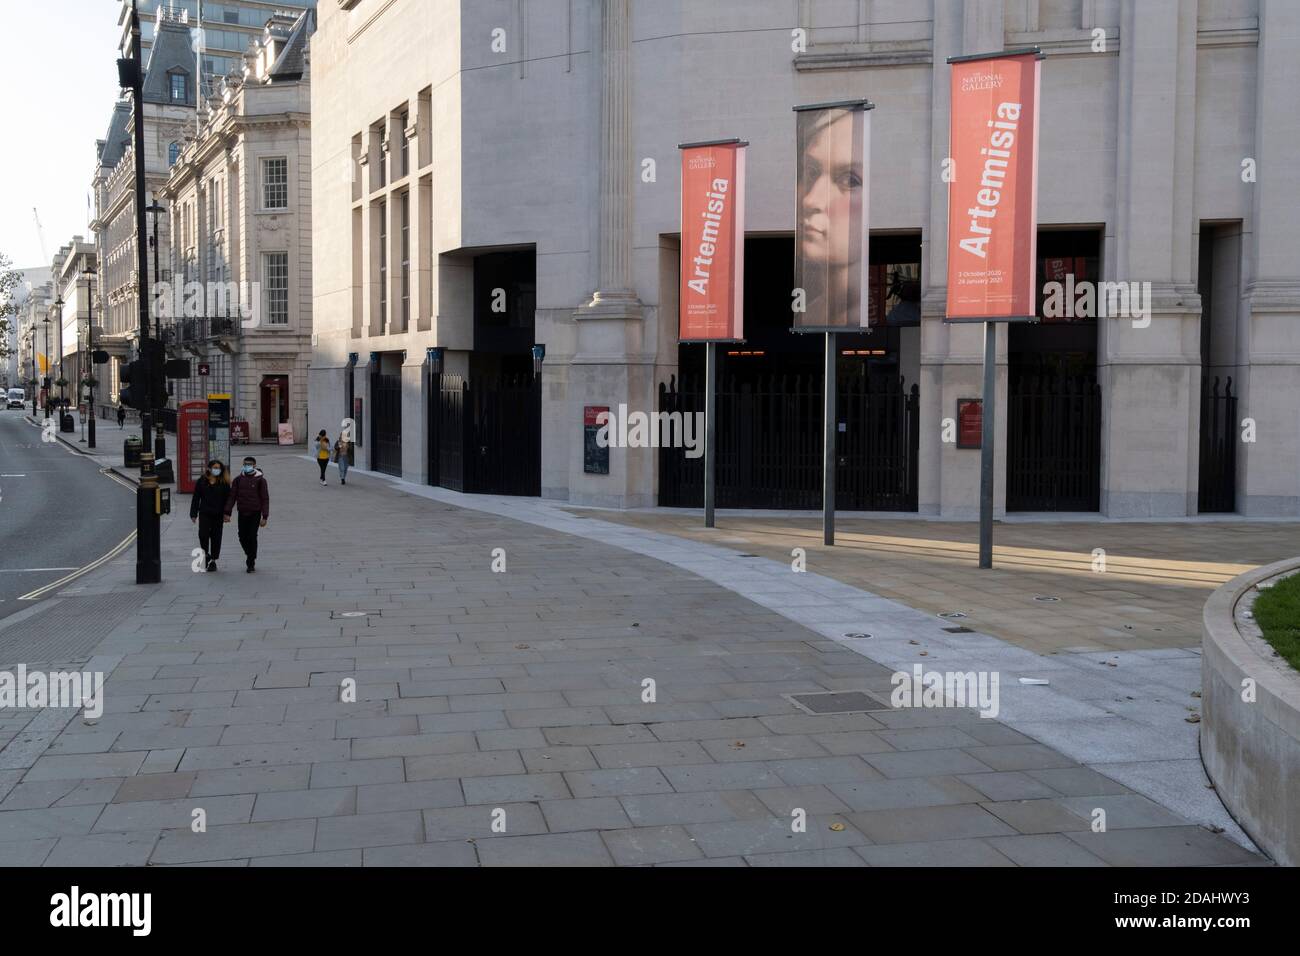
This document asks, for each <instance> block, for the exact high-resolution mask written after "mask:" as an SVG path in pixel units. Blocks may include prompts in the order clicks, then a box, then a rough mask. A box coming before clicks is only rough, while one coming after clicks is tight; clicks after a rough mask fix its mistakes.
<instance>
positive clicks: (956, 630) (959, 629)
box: [943, 625, 975, 634]
mask: <svg viewBox="0 0 1300 956" xmlns="http://www.w3.org/2000/svg"><path fill="white" fill-rule="evenodd" d="M943 630H944V631H945V632H947V633H948V634H974V633H975V632H974V631H972V630H971V629H970V628H969V627H961V626H960V625H959V626H957V627H945V628H944V629H943Z"/></svg>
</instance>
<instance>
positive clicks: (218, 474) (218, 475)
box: [212, 468, 221, 478]
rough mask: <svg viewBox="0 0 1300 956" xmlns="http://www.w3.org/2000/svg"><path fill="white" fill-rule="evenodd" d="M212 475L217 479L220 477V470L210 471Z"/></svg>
mask: <svg viewBox="0 0 1300 956" xmlns="http://www.w3.org/2000/svg"><path fill="white" fill-rule="evenodd" d="M212 474H213V475H215V476H217V477H218V478H219V477H221V469H220V468H213V469H212Z"/></svg>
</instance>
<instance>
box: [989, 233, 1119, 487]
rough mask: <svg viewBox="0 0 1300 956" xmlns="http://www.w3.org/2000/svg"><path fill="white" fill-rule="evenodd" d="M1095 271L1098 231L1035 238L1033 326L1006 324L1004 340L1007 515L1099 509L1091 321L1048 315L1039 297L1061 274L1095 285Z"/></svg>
mask: <svg viewBox="0 0 1300 956" xmlns="http://www.w3.org/2000/svg"><path fill="white" fill-rule="evenodd" d="M1100 268H1101V233H1100V232H1099V231H1098V230H1094V229H1088V230H1072V231H1056V230H1052V231H1040V232H1039V233H1038V318H1039V321H1037V322H1033V323H1030V322H1012V323H1011V324H1010V327H1009V330H1008V336H1007V353H1008V354H1007V386H1008V394H1007V510H1008V511H1098V510H1100V508H1101V389H1100V387H1099V386H1098V384H1097V319H1096V315H1095V312H1093V313H1091V314H1088V315H1077V314H1076V315H1071V314H1065V315H1060V314H1057V315H1052V316H1049V315H1047V314H1046V313H1045V310H1044V294H1043V286H1044V284H1045V283H1047V282H1050V281H1060V282H1062V283H1063V284H1064V283H1066V276H1067V275H1073V277H1074V278H1073V282H1074V283H1076V284H1077V283H1079V282H1081V281H1088V282H1097V281H1098V280H1099V278H1100ZM1065 288H1067V289H1068V288H1070V286H1069V285H1066V286H1065ZM1076 311H1077V310H1075V309H1074V308H1072V307H1070V308H1067V309H1066V312H1067V313H1069V312H1076Z"/></svg>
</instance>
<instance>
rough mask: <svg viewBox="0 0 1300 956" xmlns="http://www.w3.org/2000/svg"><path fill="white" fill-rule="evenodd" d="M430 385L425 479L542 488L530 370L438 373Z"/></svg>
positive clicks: (537, 395)
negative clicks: (473, 377)
mask: <svg viewBox="0 0 1300 956" xmlns="http://www.w3.org/2000/svg"><path fill="white" fill-rule="evenodd" d="M435 382H436V383H437V387H435V388H433V389H431V390H430V402H431V407H430V409H429V421H430V434H429V447H430V462H429V476H430V477H429V483H430V484H435V485H440V486H442V487H443V488H449V489H451V490H453V491H463V492H468V493H475V494H490V495H525V496H532V497H537V496H539V495H540V494H541V493H542V443H541V432H542V390H541V384H540V382H539V381H538V380H537V378H536V376H533V375H529V374H521V375H514V376H511V375H506V376H500V377H485V378H483V379H481V380H479V381H477V382H469V381H467V380H466V379H465V378H464V377H462V376H460V375H449V374H443V375H441V376H438V377H437V378H436V379H435Z"/></svg>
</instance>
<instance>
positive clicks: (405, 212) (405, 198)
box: [402, 140, 411, 332]
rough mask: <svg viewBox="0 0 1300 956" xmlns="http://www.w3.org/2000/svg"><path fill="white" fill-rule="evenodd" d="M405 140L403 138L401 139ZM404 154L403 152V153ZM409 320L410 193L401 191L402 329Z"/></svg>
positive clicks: (408, 325)
mask: <svg viewBox="0 0 1300 956" xmlns="http://www.w3.org/2000/svg"><path fill="white" fill-rule="evenodd" d="M403 142H405V140H403ZM403 155H405V154H403ZM410 321H411V194H410V192H404V193H402V331H403V332H405V331H406V330H407V329H408V328H410Z"/></svg>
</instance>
